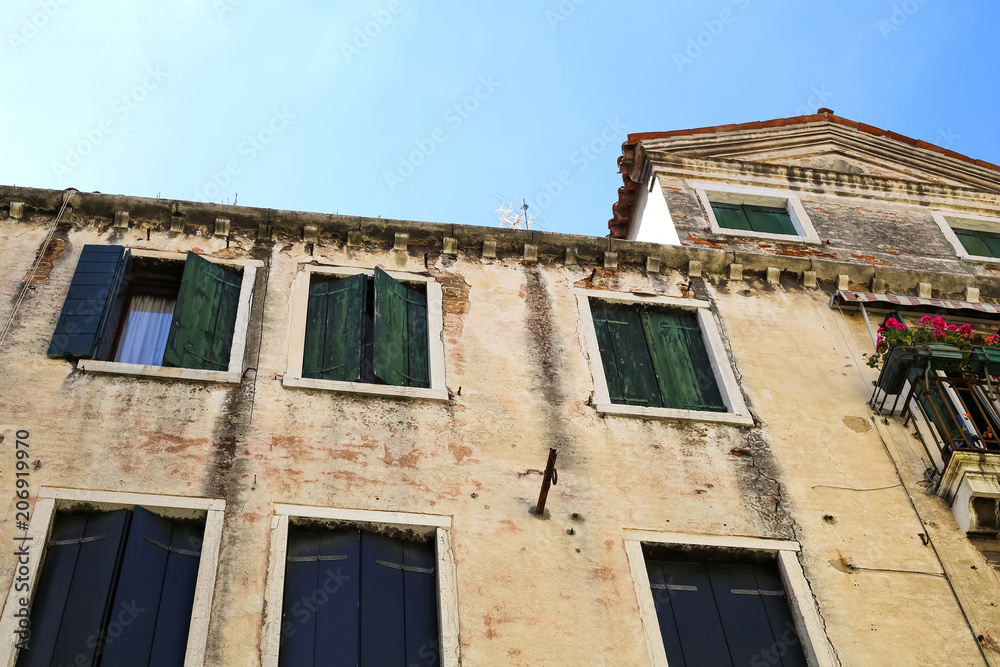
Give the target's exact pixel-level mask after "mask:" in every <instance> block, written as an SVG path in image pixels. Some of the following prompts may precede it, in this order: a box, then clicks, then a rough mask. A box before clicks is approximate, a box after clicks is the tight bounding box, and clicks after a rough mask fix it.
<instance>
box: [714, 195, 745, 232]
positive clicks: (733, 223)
mask: <svg viewBox="0 0 1000 667" xmlns="http://www.w3.org/2000/svg"><path fill="white" fill-rule="evenodd" d="M712 211H713V212H714V213H715V220H716V222H718V223H719V227H722V228H723V229H742V230H745V231H751V227H750V221H749V220H747V216H746V213H744V212H743V207H742V206H740V205H739V204H722V203H719V202H712Z"/></svg>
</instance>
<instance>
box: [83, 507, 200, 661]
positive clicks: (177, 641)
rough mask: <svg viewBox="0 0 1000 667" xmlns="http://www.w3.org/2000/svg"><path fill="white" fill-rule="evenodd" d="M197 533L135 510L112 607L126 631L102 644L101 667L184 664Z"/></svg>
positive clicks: (189, 526)
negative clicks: (103, 651) (103, 648)
mask: <svg viewBox="0 0 1000 667" xmlns="http://www.w3.org/2000/svg"><path fill="white" fill-rule="evenodd" d="M203 532H204V529H203V528H202V527H201V526H197V525H194V524H188V523H179V522H175V521H171V520H170V519H166V518H164V517H161V516H158V515H156V514H153V513H152V512H150V511H148V510H146V509H143V508H142V507H136V508H135V510H134V512H133V515H132V525H131V527H130V528H129V534H128V541H127V542H126V545H125V553H124V556H123V558H122V566H121V575H120V576H119V579H118V589H117V592H116V593H115V602H114V605H113V606H112V612H113V614H114V616H115V619H116V620H118V621H119V622H120V623H122V625H124V626H125V627H126V628H127V630H125V631H123V632H122V633H121V635H120V636H118V637H116V638H114V641H111V642H108V645H107V647H106V649H105V653H104V658H103V660H102V662H101V665H102V667H117V666H119V665H120V666H121V667H130V666H132V665H150V666H153V665H156V666H159V665H163V666H164V667H166V666H167V665H180V664H183V663H184V652H185V649H186V647H187V635H188V626H189V625H190V623H191V606H192V604H193V603H194V590H195V583H196V580H197V577H198V563H199V556H200V553H201V548H200V541H201V535H202V533H203ZM126 623H127V625H126Z"/></svg>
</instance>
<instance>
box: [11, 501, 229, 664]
mask: <svg viewBox="0 0 1000 667" xmlns="http://www.w3.org/2000/svg"><path fill="white" fill-rule="evenodd" d="M136 506H140V507H143V508H145V509H148V510H151V511H153V512H156V513H162V514H163V515H165V516H169V517H172V518H204V519H205V533H204V535H203V536H202V543H201V556H200V557H199V561H198V579H197V581H196V583H195V594H194V602H193V603H192V605H191V624H190V625H189V626H188V639H187V650H186V652H185V654H184V665H185V667H196V666H197V667H201V665H204V664H205V656H206V650H207V647H208V627H209V621H210V617H211V614H212V601H213V597H214V595H215V579H216V575H217V573H218V569H219V551H220V547H221V546H222V528H223V523H224V521H225V514H226V501H225V500H221V499H215V498H195V497H188V496H167V495H157V494H149V493H127V492H121V491H93V490H86V489H66V488H59V487H48V486H43V487H41V488H39V490H38V496H37V497H36V499H35V504H34V507H33V508H32V510H31V520H30V521H29V524H28V530H27V532H26V536H27V540H26V543H27V544H30V545H31V546H32V547H33V551H32V558H31V560H30V561H29V563H28V564H27V567H28V568H29V572H28V575H27V576H28V595H29V598H30V597H32V596H34V594H35V589H36V588H37V583H38V577H39V576H40V574H41V570H42V565H43V563H44V553H45V552H44V549H45V546H44V545H45V544H46V543H47V542H48V539H49V535H50V534H51V532H52V525H53V523H54V521H55V516H56V512H58V511H60V510H61V511H68V510H73V509H76V508H81V507H85V508H87V509H94V510H98V511H101V510H105V511H112V510H119V509H126V508H127V509H131V508H134V507H136ZM17 576H18V572H17V570H16V569H15V571H14V574H13V575H12V580H11V586H10V591H9V592H8V593H7V600H6V602H5V604H4V608H3V616H2V617H0V637H8V638H11V639H8V640H6V641H2V642H0V665H13V664H14V662H15V661H16V659H17V647H16V642H17V640H16V638H14V637H15V634H14V631H15V630H16V629H17V619H16V618H15V617H14V611H15V610H16V609H17V608H19V607H20V606H21V605H20V603H19V601H18V598H20V597H23V596H24V592H19V591H17V590H15V587H14V583H15V580H16V578H17Z"/></svg>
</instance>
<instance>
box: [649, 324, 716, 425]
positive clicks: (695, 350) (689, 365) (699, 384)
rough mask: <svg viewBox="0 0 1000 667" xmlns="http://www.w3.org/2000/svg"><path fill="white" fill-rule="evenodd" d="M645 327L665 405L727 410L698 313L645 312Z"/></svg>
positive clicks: (691, 408)
mask: <svg viewBox="0 0 1000 667" xmlns="http://www.w3.org/2000/svg"><path fill="white" fill-rule="evenodd" d="M642 328H643V332H644V333H645V336H646V343H647V345H648V346H649V351H650V354H651V356H652V359H653V366H654V368H655V369H656V379H657V381H658V383H659V387H660V393H661V394H662V396H663V404H664V407H668V408H679V409H684V410H710V411H713V412H725V411H726V406H725V404H724V403H723V402H722V397H721V395H720V394H719V387H718V384H717V383H716V381H715V373H714V371H713V370H712V363H711V360H710V359H709V357H708V351H707V350H706V349H705V342H704V340H702V337H701V328H700V327H699V326H698V318H697V316H695V315H694V314H692V313H662V312H645V313H642Z"/></svg>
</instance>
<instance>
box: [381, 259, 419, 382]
mask: <svg viewBox="0 0 1000 667" xmlns="http://www.w3.org/2000/svg"><path fill="white" fill-rule="evenodd" d="M374 357H375V359H374V362H375V375H376V376H377V377H378V378H379V379H380V380H382V381H384V382H385V383H387V384H391V385H397V386H403V387H427V386H430V375H429V372H428V365H427V294H426V292H425V291H421V290H418V289H410V288H408V287H406V286H404V285H402V284H401V283H399V282H398V281H396V280H394V279H393V278H392V277H391V276H389V274H387V273H386V272H385V271H383V270H382V269H379V268H377V267H376V269H375V352H374Z"/></svg>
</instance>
